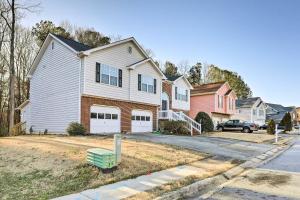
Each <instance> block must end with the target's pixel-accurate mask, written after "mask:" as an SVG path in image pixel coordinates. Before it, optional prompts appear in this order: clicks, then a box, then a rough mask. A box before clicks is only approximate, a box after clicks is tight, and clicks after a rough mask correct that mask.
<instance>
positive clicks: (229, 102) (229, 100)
mask: <svg viewBox="0 0 300 200" xmlns="http://www.w3.org/2000/svg"><path fill="white" fill-rule="evenodd" d="M228 104H229V110H231V106H232V104H231V99H230V98H228Z"/></svg>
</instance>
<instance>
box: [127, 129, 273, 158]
mask: <svg viewBox="0 0 300 200" xmlns="http://www.w3.org/2000/svg"><path fill="white" fill-rule="evenodd" d="M124 137H126V138H129V139H137V140H145V141H150V142H154V143H164V144H171V145H176V146H180V147H184V148H188V149H192V150H196V151H200V152H205V153H209V154H212V155H219V156H227V157H232V158H235V159H240V160H248V159H251V158H252V157H255V156H258V155H260V154H262V153H264V152H266V151H268V150H270V149H272V148H273V147H274V146H273V145H271V144H257V143H251V142H243V141H239V140H233V139H223V138H211V137H205V136H193V137H191V136H174V135H156V134H150V133H145V134H130V135H126V136H124Z"/></svg>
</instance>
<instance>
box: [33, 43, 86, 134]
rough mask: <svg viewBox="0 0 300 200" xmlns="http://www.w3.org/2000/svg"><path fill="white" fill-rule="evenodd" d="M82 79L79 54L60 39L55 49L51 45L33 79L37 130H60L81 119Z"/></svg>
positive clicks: (34, 127)
mask: <svg viewBox="0 0 300 200" xmlns="http://www.w3.org/2000/svg"><path fill="white" fill-rule="evenodd" d="M50 44H52V43H50ZM80 81H81V80H80V59H79V58H78V57H77V55H76V54H75V53H73V52H72V51H70V50H69V49H68V48H66V47H65V46H63V45H62V44H60V43H59V42H57V41H54V49H52V45H48V47H47V49H46V51H45V53H44V55H43V56H42V59H41V61H40V62H39V64H38V66H37V68H36V70H35V72H34V74H33V76H32V78H31V80H30V104H31V120H30V121H31V125H32V126H33V130H34V131H36V132H38V131H44V130H45V129H48V132H49V133H58V132H59V133H61V132H65V130H66V128H67V126H68V124H69V123H70V122H72V121H79V120H80V116H79V113H80V112H79V109H80V83H79V82H80Z"/></svg>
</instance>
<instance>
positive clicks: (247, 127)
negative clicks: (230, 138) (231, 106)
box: [217, 120, 258, 133]
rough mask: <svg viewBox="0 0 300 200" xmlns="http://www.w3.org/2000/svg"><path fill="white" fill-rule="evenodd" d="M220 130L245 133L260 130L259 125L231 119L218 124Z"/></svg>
mask: <svg viewBox="0 0 300 200" xmlns="http://www.w3.org/2000/svg"><path fill="white" fill-rule="evenodd" d="M217 130H219V131H242V132H244V133H252V132H253V131H257V130H258V125H256V124H254V123H249V122H243V121H240V120H229V121H227V122H225V123H220V124H218V125H217Z"/></svg>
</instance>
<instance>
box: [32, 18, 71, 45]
mask: <svg viewBox="0 0 300 200" xmlns="http://www.w3.org/2000/svg"><path fill="white" fill-rule="evenodd" d="M49 33H53V34H56V35H60V36H63V37H65V38H72V37H71V34H70V33H69V32H67V31H66V30H65V29H64V28H63V27H60V26H55V24H54V23H53V22H51V21H48V20H46V21H44V20H42V21H40V23H36V24H35V26H34V27H33V28H32V34H33V35H34V36H35V38H36V42H37V45H38V46H39V47H41V46H42V44H43V42H44V41H45V39H46V37H47V35H48V34H49Z"/></svg>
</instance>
